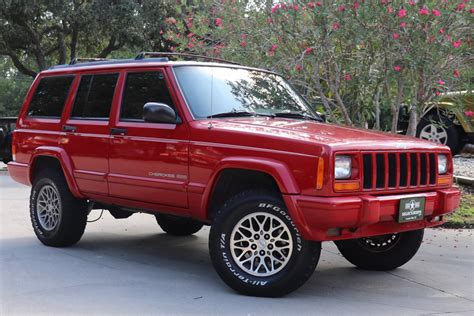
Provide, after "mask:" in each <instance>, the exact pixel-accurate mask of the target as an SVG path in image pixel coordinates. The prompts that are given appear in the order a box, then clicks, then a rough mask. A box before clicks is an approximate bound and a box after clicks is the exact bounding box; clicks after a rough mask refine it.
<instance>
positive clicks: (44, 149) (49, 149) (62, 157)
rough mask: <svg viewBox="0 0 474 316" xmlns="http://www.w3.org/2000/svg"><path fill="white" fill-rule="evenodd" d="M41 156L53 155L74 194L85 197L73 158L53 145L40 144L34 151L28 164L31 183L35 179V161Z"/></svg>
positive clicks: (77, 196)
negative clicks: (77, 177)
mask: <svg viewBox="0 0 474 316" xmlns="http://www.w3.org/2000/svg"><path fill="white" fill-rule="evenodd" d="M39 157H52V158H55V159H57V160H58V162H59V165H60V166H61V169H62V171H63V174H64V178H65V179H66V182H67V185H68V187H69V190H70V191H71V193H72V195H74V196H75V197H76V198H81V199H83V198H84V196H83V195H82V194H81V192H80V191H79V187H78V186H77V183H76V180H75V179H74V176H73V164H72V161H71V158H70V157H69V156H68V154H67V153H66V151H65V150H64V149H63V148H59V147H53V146H40V147H37V148H36V149H35V150H34V151H33V153H32V155H31V158H30V163H29V164H28V177H29V181H30V183H32V180H33V170H34V165H35V161H36V159H38V158H39Z"/></svg>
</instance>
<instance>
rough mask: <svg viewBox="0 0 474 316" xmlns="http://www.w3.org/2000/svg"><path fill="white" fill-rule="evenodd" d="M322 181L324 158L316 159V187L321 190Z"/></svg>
mask: <svg viewBox="0 0 474 316" xmlns="http://www.w3.org/2000/svg"><path fill="white" fill-rule="evenodd" d="M323 181H324V159H323V158H319V159H318V173H317V175H316V189H318V190H321V189H322V188H323Z"/></svg>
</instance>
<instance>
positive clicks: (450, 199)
mask: <svg viewBox="0 0 474 316" xmlns="http://www.w3.org/2000/svg"><path fill="white" fill-rule="evenodd" d="M422 196H423V197H425V217H424V219H423V220H420V221H415V222H408V223H398V222H397V218H398V209H399V204H400V199H403V198H410V197H422ZM283 198H284V200H285V203H286V205H287V207H288V209H289V212H290V214H291V216H292V218H293V220H294V222H295V224H296V226H297V227H298V229H299V230H300V232H301V234H302V235H303V237H304V238H305V239H308V240H317V241H323V240H340V239H353V238H361V237H367V236H376V235H383V234H389V233H394V232H403V231H409V230H416V229H422V228H426V227H433V226H438V225H441V224H442V223H443V220H442V216H443V215H445V214H448V213H451V212H452V211H454V210H455V209H456V208H457V207H458V206H459V203H460V200H461V193H460V191H459V189H457V188H447V189H440V190H436V191H430V192H423V193H413V194H397V195H384V196H373V195H360V196H350V197H314V196H305V195H284V196H283ZM437 217H438V218H437Z"/></svg>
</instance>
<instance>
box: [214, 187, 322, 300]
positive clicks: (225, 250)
mask: <svg viewBox="0 0 474 316" xmlns="http://www.w3.org/2000/svg"><path fill="white" fill-rule="evenodd" d="M258 214H261V215H258ZM248 216H262V217H263V218H265V216H267V217H269V218H271V219H270V220H269V222H270V226H271V225H274V224H275V222H276V223H277V225H281V226H274V227H277V228H278V227H281V231H284V233H283V234H285V235H281V234H282V233H281V231H277V232H276V233H277V234H280V236H279V237H282V236H286V237H287V238H288V239H290V238H291V240H292V244H293V246H292V247H289V246H290V245H291V244H290V243H289V242H288V243H287V244H288V250H285V255H286V257H285V258H284V259H283V261H285V260H286V264H283V263H282V264H280V266H279V267H278V262H277V263H276V264H277V265H276V267H277V268H275V262H276V261H274V260H273V258H275V255H273V252H272V251H267V254H268V256H266V255H265V254H263V255H264V256H266V257H265V259H264V260H262V261H261V260H260V259H259V260H258V261H255V260H256V259H249V260H250V261H251V263H250V265H251V267H250V269H247V271H246V270H244V268H246V267H245V266H243V268H242V267H240V266H239V265H238V264H237V262H236V260H235V257H234V254H235V251H236V250H234V252H232V251H233V250H232V249H231V247H230V244H231V238H232V236H235V235H233V231H234V227H236V226H237V225H239V223H240V222H242V221H244V222H245V220H246V218H248ZM251 221H252V220H251V219H250V220H249V222H251ZM266 221H267V219H265V220H262V223H261V224H262V226H260V224H259V228H258V230H260V229H262V228H261V227H264V226H265V223H266ZM272 223H273V224H272ZM239 227H240V226H239ZM264 229H265V228H264ZM267 229H270V228H267ZM242 231H243V230H242ZM269 231H272V230H271V229H270V230H269ZM273 232H274V231H272V232H271V233H270V234H272V236H273V234H274V233H273ZM288 232H289V234H290V236H291V237H290V236H288ZM261 233H262V232H261V231H260V234H261ZM235 234H236V233H235ZM267 235H268V234H267V233H266V232H264V233H263V235H262V236H264V238H265V239H267V241H263V242H264V244H262V243H261V241H260V237H259V238H258V239H259V240H258V242H257V240H253V239H250V241H249V242H248V246H247V247H249V248H248V250H246V251H249V252H250V256H252V258H256V256H257V253H258V251H257V252H255V251H252V250H250V249H257V250H258V249H260V251H262V250H263V249H274V248H273V247H275V250H276V247H277V246H276V243H277V242H278V241H276V242H275V243H274V244H275V246H272V248H270V246H269V244H270V243H267V242H272V241H274V240H275V239H271V238H272V237H270V236H267ZM241 236H242V237H239V238H238V240H240V239H241V238H243V235H242V234H241ZM267 237H268V238H267ZM279 237H274V238H279ZM264 238H262V240H263V239H264ZM239 242H240V241H237V242H235V243H234V245H237V243H239ZM251 242H252V243H253V244H251ZM259 242H260V246H257V244H258V243H259ZM241 245H242V244H241ZM250 247H258V248H250ZM278 247H280V246H278ZM234 248H235V247H234ZM289 249H291V252H290V250H289ZM282 251H283V250H282ZM244 252H245V251H242V252H241V253H240V255H239V256H240V257H243V256H244V255H245V254H244ZM264 252H265V251H264ZM209 253H210V256H211V260H212V263H213V265H214V268H215V269H216V271H217V273H218V274H219V276H220V277H221V278H222V280H223V281H224V282H225V283H226V284H227V285H228V286H230V287H231V288H232V289H234V290H235V291H237V292H239V293H241V294H245V295H252V296H263V297H278V296H282V295H285V294H288V293H290V292H292V291H294V290H296V289H297V288H299V287H300V286H302V285H303V284H304V283H305V282H306V281H307V280H308V279H309V278H310V277H311V275H312V274H313V272H314V270H315V268H316V266H317V264H318V261H319V256H320V253H321V243H320V242H311V241H306V240H304V239H303V238H302V237H301V235H300V233H299V232H298V229H297V228H296V226H295V224H294V223H293V221H292V220H291V217H290V216H289V214H288V212H287V209H286V206H285V204H284V203H283V201H282V200H281V199H280V198H279V197H277V196H275V195H274V194H271V193H268V192H264V191H246V192H242V193H239V194H237V195H235V196H234V197H232V198H230V199H229V200H228V201H227V202H226V203H225V204H224V205H223V206H222V207H221V208H220V209H219V210H218V211H217V212H216V214H215V216H214V218H213V223H212V226H211V231H210V234H209ZM252 253H254V254H255V256H253V255H252ZM277 253H279V255H282V254H283V252H277ZM270 254H272V256H270ZM245 258H248V257H245ZM281 258H283V256H282V257H281ZM281 258H280V259H281ZM267 259H268V260H270V262H271V265H270V269H273V270H274V271H273V272H274V273H273V274H271V275H268V276H259V275H255V273H256V274H258V273H259V270H260V269H261V267H260V263H261V262H264V264H265V270H267V272H268V267H269V266H268V265H267V263H265V262H266V260H267ZM244 261H245V260H244ZM283 261H282V262H283ZM241 264H242V263H241ZM254 264H255V265H257V271H254V274H251V273H249V271H248V270H251V271H252V267H253V265H254ZM272 265H273V266H272ZM278 269H280V270H278Z"/></svg>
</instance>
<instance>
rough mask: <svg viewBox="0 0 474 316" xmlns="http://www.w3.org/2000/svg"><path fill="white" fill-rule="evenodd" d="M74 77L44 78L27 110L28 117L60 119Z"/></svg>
mask: <svg viewBox="0 0 474 316" xmlns="http://www.w3.org/2000/svg"><path fill="white" fill-rule="evenodd" d="M73 80H74V76H61V77H44V78H42V79H41V81H40V82H39V84H38V87H37V88H36V91H35V93H34V95H33V98H32V99H31V102H30V106H29V108H28V116H43V117H60V116H61V113H62V112H63V108H64V103H65V102H66V99H67V96H68V94H69V89H70V88H71V84H72V81H73Z"/></svg>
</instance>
